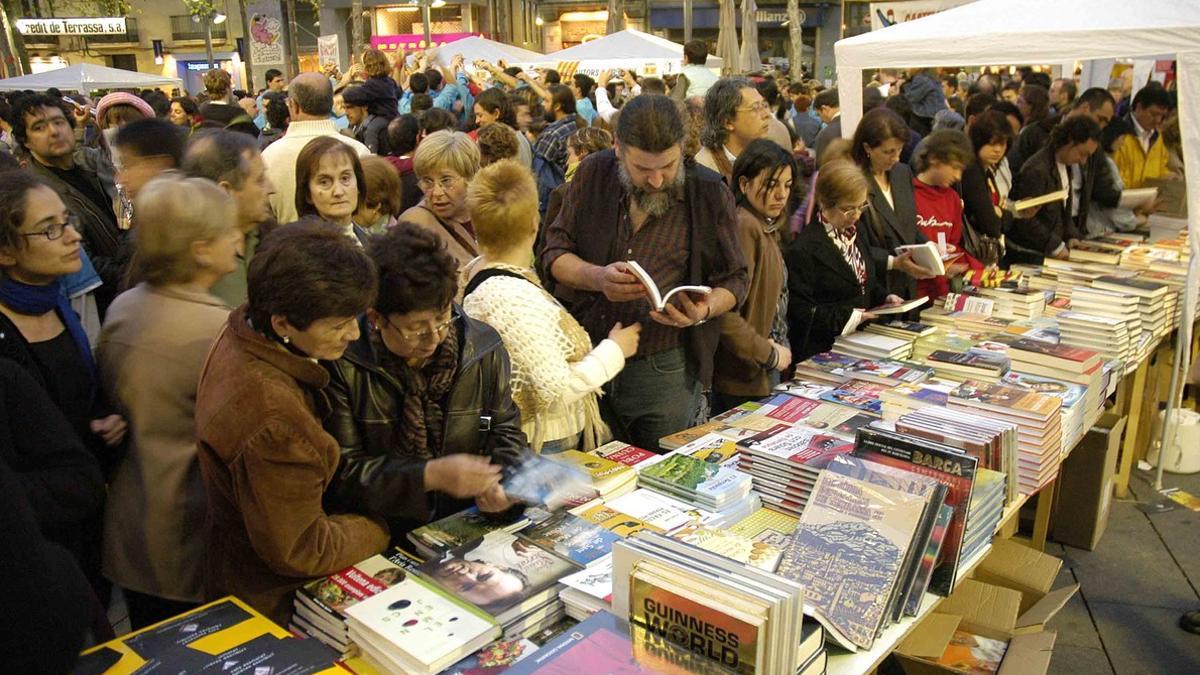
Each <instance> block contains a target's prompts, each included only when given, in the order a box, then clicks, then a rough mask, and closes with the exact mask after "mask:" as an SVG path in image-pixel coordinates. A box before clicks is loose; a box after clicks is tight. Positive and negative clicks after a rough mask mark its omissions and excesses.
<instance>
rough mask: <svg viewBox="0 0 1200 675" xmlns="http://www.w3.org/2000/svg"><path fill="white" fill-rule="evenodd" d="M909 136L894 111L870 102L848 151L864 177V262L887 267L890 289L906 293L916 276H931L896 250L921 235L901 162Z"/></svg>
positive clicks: (909, 179)
mask: <svg viewBox="0 0 1200 675" xmlns="http://www.w3.org/2000/svg"><path fill="white" fill-rule="evenodd" d="M908 136H909V129H908V126H907V125H905V124H904V120H903V119H901V118H900V116H899V115H897V114H896V113H894V112H892V111H891V110H889V109H887V108H875V109H874V110H871V111H870V112H868V113H866V114H865V115H863V118H862V121H860V122H859V123H858V128H856V129H855V130H854V139H853V141H852V142H851V147H850V156H851V157H852V158H853V159H854V162H855V163H856V164H858V166H859V168H860V169H862V172H863V175H864V176H866V179H867V209H866V211H865V212H864V213H863V225H864V227H863V229H864V230H866V232H865V233H864V234H865V236H866V237H867V238H868V241H869V243H870V256H869V258H868V262H869V263H871V264H873V265H877V266H878V267H879V271H880V272H883V271H884V270H887V278H886V280H884V281H885V283H886V284H887V286H888V288H889V290H891V291H892V292H894V293H897V294H899V295H903V296H905V297H911V296H912V294H913V293H914V292H915V290H916V280H917V279H927V278H929V277H931V276H933V272H932V271H931V270H927V269H925V268H924V267H921V266H920V265H918V264H917V263H915V262H913V260H912V255H911V254H907V253H906V254H903V255H896V249H897V247H900V246H904V245H907V244H921V243H924V242H925V241H926V240H925V236H924V235H923V234H921V230H920V228H918V227H917V210H916V205H915V204H916V202H915V199H916V198H915V197H914V196H913V175H912V170H911V169H910V168H909V167H908V165H907V164H904V163H902V162H900V151H901V150H903V149H904V144H905V143H906V142H907V140H908Z"/></svg>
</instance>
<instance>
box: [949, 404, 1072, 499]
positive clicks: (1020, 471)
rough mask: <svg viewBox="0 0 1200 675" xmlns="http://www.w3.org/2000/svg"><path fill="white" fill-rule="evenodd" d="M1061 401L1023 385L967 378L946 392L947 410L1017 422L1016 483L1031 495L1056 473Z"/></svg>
mask: <svg viewBox="0 0 1200 675" xmlns="http://www.w3.org/2000/svg"><path fill="white" fill-rule="evenodd" d="M1061 406H1062V401H1061V400H1060V399H1058V398H1055V397H1053V396H1047V395H1045V394H1039V393H1037V392H1034V391H1030V390H1028V389H1025V388H1023V387H1017V386H1014V385H1007V384H992V383H988V382H974V381H970V380H968V381H967V382H964V383H963V384H962V385H961V386H960V387H958V388H957V389H955V390H954V391H952V392H950V400H949V402H948V403H947V407H948V408H950V409H951V410H966V411H968V412H982V413H983V414H985V415H990V416H992V417H995V418H998V419H1001V420H1005V421H1008V422H1012V423H1014V424H1016V425H1017V429H1018V431H1017V465H1016V468H1015V471H1016V474H1017V483H1018V484H1019V486H1020V489H1021V492H1022V493H1023V494H1027V495H1032V494H1035V493H1037V492H1038V491H1039V490H1041V489H1042V488H1043V487H1045V485H1046V484H1047V483H1049V482H1050V481H1051V480H1053V479H1054V478H1055V476H1057V475H1058V467H1059V465H1060V463H1061V460H1062V413H1061V411H1060V408H1061Z"/></svg>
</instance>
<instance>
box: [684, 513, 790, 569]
mask: <svg viewBox="0 0 1200 675" xmlns="http://www.w3.org/2000/svg"><path fill="white" fill-rule="evenodd" d="M671 538H672V539H678V540H680V541H685V542H687V543H689V544H691V545H693V546H697V547H699V548H702V549H704V550H705V551H710V552H712V553H716V554H717V555H720V556H724V557H726V558H729V559H730V560H735V561H737V562H739V563H741V564H743V565H749V566H750V567H757V568H758V569H761V570H766V571H767V572H774V571H775V568H776V566H778V565H779V558H780V556H782V555H783V549H781V548H780V547H779V546H778V545H776V544H772V543H769V542H765V541H759V540H755V539H753V538H751V537H749V536H746V535H743V534H738V533H737V532H734V531H732V530H731V529H725V528H715V527H708V526H705V525H688V526H686V527H681V528H680V529H678V530H675V531H674V532H672V533H671Z"/></svg>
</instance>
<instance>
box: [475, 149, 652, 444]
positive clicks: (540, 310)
mask: <svg viewBox="0 0 1200 675" xmlns="http://www.w3.org/2000/svg"><path fill="white" fill-rule="evenodd" d="M467 201H468V203H469V204H470V206H471V222H472V223H474V224H475V228H476V232H477V233H478V235H479V247H480V248H481V249H482V250H483V255H482V256H480V257H479V258H477V259H475V260H473V261H472V262H471V264H470V265H468V267H467V269H466V276H467V278H468V279H469V281H468V283H467V286H466V291H465V293H464V297H463V309H464V310H465V311H466V312H467V314H468V315H469V316H471V317H474V318H476V319H479V320H480V321H483V322H485V323H487V324H488V325H490V326H492V327H493V328H495V329H496V331H497V332H499V333H500V337H501V339H503V340H504V346H505V348H506V349H507V350H508V353H509V356H510V357H511V358H512V391H513V400H514V401H516V403H517V406H518V407H519V408H520V409H521V429H522V430H523V431H524V432H525V435H526V436H527V437H528V438H529V444H530V447H532V448H533V450H534V451H535V452H536V451H541V452H543V453H550V452H558V451H561V450H571V449H581V450H590V449H592V448H595V447H597V446H599V445H601V444H603V443H605V442H606V441H608V440H609V436H610V434H609V432H608V429H607V427H606V426H605V425H604V422H603V421H602V420H601V419H600V409H599V406H598V405H597V393H598V392H599V391H600V387H601V386H603V385H604V383H606V382H608V381H609V380H611V379H612V378H613V377H614V376H615V375H616V374H617V373H619V372H620V371H621V368H623V367H624V366H625V359H626V358H629V357H632V356H633V355H634V354H635V353H636V352H637V345H638V336H639V334H640V332H641V326H640V325H639V324H633V325H631V326H622V325H621V324H620V323H617V324H615V325H614V326H613V327H612V330H611V331H609V334H608V339H606V340H603V341H601V343H600V344H599V345H596V347H595V348H593V347H592V341H591V339H590V338H589V337H588V334H587V332H586V331H585V330H584V329H583V327H582V326H580V325H579V322H577V321H576V320H575V319H574V318H573V317H572V316H571V314H570V313H569V312H567V310H566V309H564V308H563V306H562V305H561V304H559V303H558V301H557V300H555V299H554V297H553V296H552V295H550V294H549V293H548V292H546V290H545V289H544V288H542V284H541V282H540V281H539V280H538V276H537V273H536V272H534V270H533V268H532V267H530V263H531V262H532V256H533V244H534V240H535V239H536V238H537V235H538V213H537V206H538V195H537V185H536V184H535V183H534V181H533V176H532V175H531V174H530V173H529V171H528V170H527V169H525V168H524V167H523V166H521V165H519V164H518V163H516V162H514V161H511V160H510V161H504V162H499V163H497V164H493V165H491V166H488V167H485V168H484V169H483V170H482V171H480V172H479V175H478V176H476V177H475V181H474V182H472V183H471V189H470V191H469V192H468V195H467Z"/></svg>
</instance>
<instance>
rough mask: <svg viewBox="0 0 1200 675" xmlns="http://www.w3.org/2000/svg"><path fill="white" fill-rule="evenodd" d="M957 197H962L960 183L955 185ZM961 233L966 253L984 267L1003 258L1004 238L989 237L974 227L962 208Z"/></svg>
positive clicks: (996, 263)
mask: <svg viewBox="0 0 1200 675" xmlns="http://www.w3.org/2000/svg"><path fill="white" fill-rule="evenodd" d="M955 188H956V189H957V190H958V196H959V199H961V198H962V184H961V183H960V184H959V185H956V186H955ZM962 219H963V233H962V245H963V248H964V249H966V251H967V255H969V256H971V257H972V258H974V259H976V260H978V261H979V262H981V263H983V265H984V266H985V267H988V266H991V265H999V264H1000V261H1001V260H1002V259H1003V258H1004V238H1003V237H1000V238H999V239H997V238H996V237H989V236H988V235H986V234H983V233H982V232H980V231H978V230H976V229H975V226H974V225H972V224H971V221H970V219H969V218H967V211H966V209H963V212H962Z"/></svg>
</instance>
